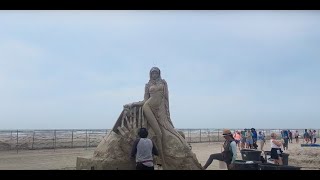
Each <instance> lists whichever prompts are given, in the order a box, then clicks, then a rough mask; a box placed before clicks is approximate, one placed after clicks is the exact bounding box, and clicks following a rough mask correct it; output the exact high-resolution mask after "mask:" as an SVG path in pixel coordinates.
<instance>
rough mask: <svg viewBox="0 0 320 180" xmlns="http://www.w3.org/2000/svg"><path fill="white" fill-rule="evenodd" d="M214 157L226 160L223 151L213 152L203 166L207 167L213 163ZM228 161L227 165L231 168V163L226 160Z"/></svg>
mask: <svg viewBox="0 0 320 180" xmlns="http://www.w3.org/2000/svg"><path fill="white" fill-rule="evenodd" d="M214 159H216V160H219V161H224V162H225V160H224V159H223V156H222V153H216V154H211V155H210V157H209V159H208V160H207V162H206V164H205V165H204V166H203V168H204V169H207V167H208V166H209V165H210V164H211V163H212V161H213V160H214ZM226 163H227V167H228V169H229V165H230V163H228V162H226Z"/></svg>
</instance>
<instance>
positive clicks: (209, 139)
mask: <svg viewBox="0 0 320 180" xmlns="http://www.w3.org/2000/svg"><path fill="white" fill-rule="evenodd" d="M208 137H209V144H210V129H208Z"/></svg>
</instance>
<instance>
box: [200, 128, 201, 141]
mask: <svg viewBox="0 0 320 180" xmlns="http://www.w3.org/2000/svg"><path fill="white" fill-rule="evenodd" d="M200 142H201V129H200Z"/></svg>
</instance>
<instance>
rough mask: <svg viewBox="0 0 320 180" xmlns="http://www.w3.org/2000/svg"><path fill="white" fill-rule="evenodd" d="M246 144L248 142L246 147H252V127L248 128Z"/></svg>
mask: <svg viewBox="0 0 320 180" xmlns="http://www.w3.org/2000/svg"><path fill="white" fill-rule="evenodd" d="M246 144H247V145H246V148H248V149H252V144H253V140H252V132H251V131H250V129H248V130H247V132H246Z"/></svg>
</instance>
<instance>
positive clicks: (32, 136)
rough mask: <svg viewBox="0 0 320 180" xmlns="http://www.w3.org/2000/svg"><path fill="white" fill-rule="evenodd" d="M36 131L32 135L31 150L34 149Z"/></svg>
mask: <svg viewBox="0 0 320 180" xmlns="http://www.w3.org/2000/svg"><path fill="white" fill-rule="evenodd" d="M34 133H35V132H34V130H33V134H32V146H31V149H33V144H34Z"/></svg>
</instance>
